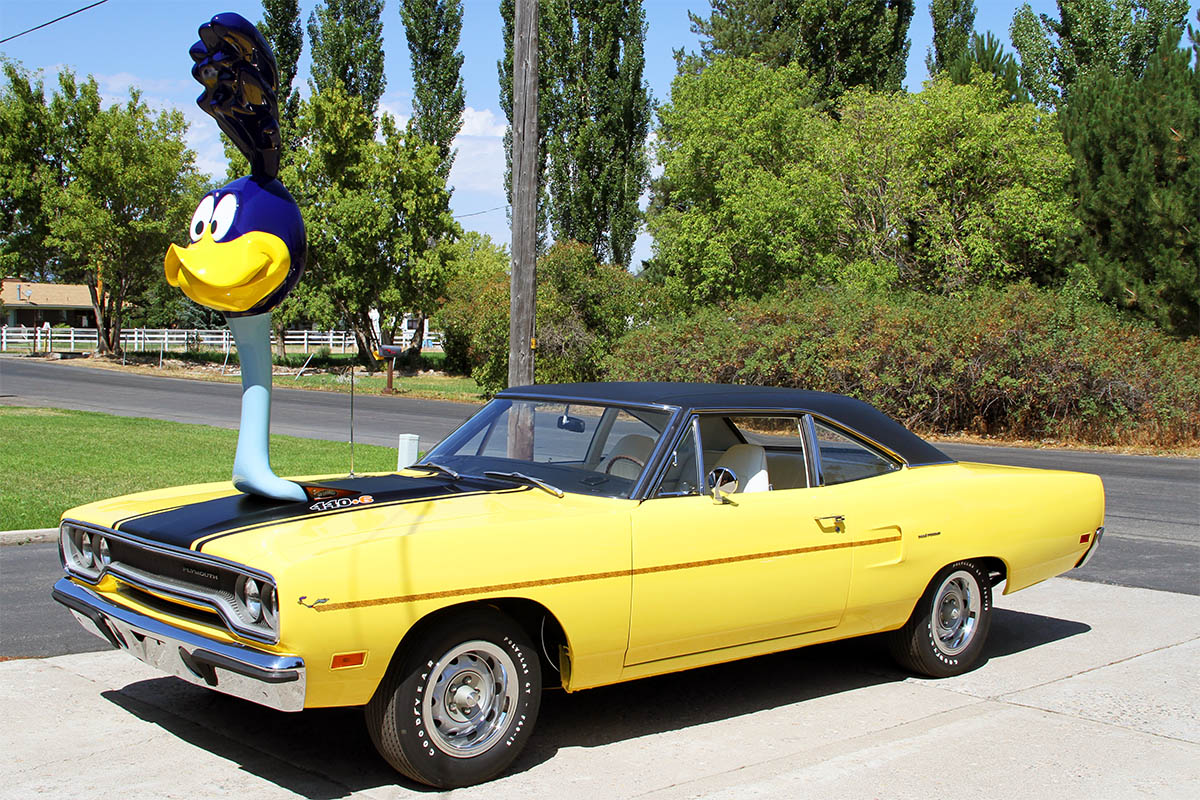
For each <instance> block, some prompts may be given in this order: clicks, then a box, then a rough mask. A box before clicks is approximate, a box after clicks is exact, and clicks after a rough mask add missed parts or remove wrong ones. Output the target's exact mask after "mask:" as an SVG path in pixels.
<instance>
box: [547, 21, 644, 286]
mask: <svg viewBox="0 0 1200 800" xmlns="http://www.w3.org/2000/svg"><path fill="white" fill-rule="evenodd" d="M542 25H543V26H544V27H545V29H546V30H547V35H546V47H547V50H548V53H547V56H546V60H547V62H548V63H549V65H550V70H551V77H550V82H549V86H548V90H547V92H546V94H545V95H539V96H540V97H542V98H543V99H542V102H543V103H545V104H546V105H547V106H548V107H549V123H548V124H549V130H548V131H547V134H546V135H547V145H546V147H547V154H548V160H549V175H548V188H549V210H548V214H549V219H550V225H551V230H552V231H553V233H554V238H555V239H556V240H559V241H565V240H573V241H577V242H583V243H584V244H586V245H588V246H589V247H590V248H591V250H592V254H593V257H594V258H595V259H596V260H597V261H611V262H612V263H616V264H619V265H621V266H622V267H628V266H629V260H630V258H631V256H632V254H633V242H634V239H635V238H636V236H637V230H638V227H639V225H640V222H641V212H640V210H639V209H638V200H639V198H640V197H641V194H642V192H643V191H644V190H645V188H646V184H647V181H648V180H649V171H650V166H649V158H648V156H647V153H646V136H647V134H648V132H649V125H650V95H649V89H648V88H647V86H646V83H645V82H644V81H643V80H642V70H643V67H644V65H645V59H644V56H643V52H642V46H643V42H644V40H645V36H646V22H645V15H644V14H643V12H642V4H641V0H623V1H621V2H613V0H573V2H569V3H557V4H556V3H547V4H546V8H545V11H544V12H543V15H542Z"/></svg>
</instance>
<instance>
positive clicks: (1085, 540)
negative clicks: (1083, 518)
mask: <svg viewBox="0 0 1200 800" xmlns="http://www.w3.org/2000/svg"><path fill="white" fill-rule="evenodd" d="M1091 538H1092V535H1091V534H1090V533H1085V534H1084V535H1083V536H1080V537H1079V543H1080V544H1087V543H1088V539H1091Z"/></svg>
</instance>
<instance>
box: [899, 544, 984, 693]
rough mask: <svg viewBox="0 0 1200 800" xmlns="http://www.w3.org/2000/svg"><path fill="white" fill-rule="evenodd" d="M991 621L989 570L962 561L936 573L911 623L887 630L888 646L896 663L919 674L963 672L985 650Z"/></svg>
mask: <svg viewBox="0 0 1200 800" xmlns="http://www.w3.org/2000/svg"><path fill="white" fill-rule="evenodd" d="M991 621H992V586H991V584H990V583H989V582H988V576H987V574H986V573H985V572H983V570H981V569H980V568H979V567H978V566H976V565H975V563H974V562H971V561H959V562H957V563H954V564H951V565H949V566H948V567H945V568H944V569H942V570H941V571H940V572H938V574H937V575H936V576H934V579H933V580H932V581H930V583H929V586H928V588H926V590H925V593H924V594H923V595H921V599H920V600H919V601H917V607H916V608H914V609H913V613H912V616H911V617H909V619H908V622H907V623H905V625H904V627H903V628H900V629H899V630H896V631H892V632H891V633H889V634H888V645H889V648H890V650H891V652H892V657H893V658H894V659H895V660H896V662H897V663H898V664H900V666H902V667H904V668H905V669H907V670H910V671H911V672H915V673H917V674H918V675H928V676H930V677H932V678H948V677H950V676H952V675H961V674H962V673H964V672H967V671H969V670H970V669H971V668H972V667H974V666H975V665H976V664H977V663H978V662H979V659H980V657H981V656H982V655H983V647H984V642H985V641H986V640H987V634H988V629H989V628H990V627H991Z"/></svg>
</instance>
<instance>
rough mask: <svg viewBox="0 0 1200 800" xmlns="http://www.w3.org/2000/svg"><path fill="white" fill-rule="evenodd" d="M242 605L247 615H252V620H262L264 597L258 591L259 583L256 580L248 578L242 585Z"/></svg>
mask: <svg viewBox="0 0 1200 800" xmlns="http://www.w3.org/2000/svg"><path fill="white" fill-rule="evenodd" d="M242 605H243V606H245V607H246V613H247V614H249V615H250V619H252V620H254V621H255V622H258V621H259V620H260V619H262V613H263V604H262V595H261V593H260V592H259V589H258V581H256V580H254V578H246V580H245V582H243V583H242Z"/></svg>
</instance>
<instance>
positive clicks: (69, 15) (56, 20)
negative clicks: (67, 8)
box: [0, 0, 108, 44]
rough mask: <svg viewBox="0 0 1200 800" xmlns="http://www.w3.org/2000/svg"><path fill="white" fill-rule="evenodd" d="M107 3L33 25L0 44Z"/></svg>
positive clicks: (101, 0) (101, 2)
mask: <svg viewBox="0 0 1200 800" xmlns="http://www.w3.org/2000/svg"><path fill="white" fill-rule="evenodd" d="M107 2H108V0H100V2H98V3H92V4H91V5H90V6H84V7H83V8H79V9H76V10H75V11H72V12H71V13H70V14H63V15H62V16H61V17H57V18H55V19H52V20H50V21H49V22H43V23H42V24H41V25H35V26H34V27H32V28H30V29H29V30H27V31H21V32H20V33H14V34H13V35H12V36H9V37H8V38H7V39H0V44H4V43H5V42H11V41H12V40H13V39H16V38H17V37H18V36H24V35H25V34H27V33H33V32H34V31H36V30H41V29H42V28H44V27H46V26H47V25H53V24H54V23H56V22H59V21H60V20H64V19H66V18H67V17H73V16H75V15H76V14H78V13H80V12H82V11H87V10H88V9H89V8H95V7H96V6H102V5H104V4H105V3H107Z"/></svg>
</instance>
